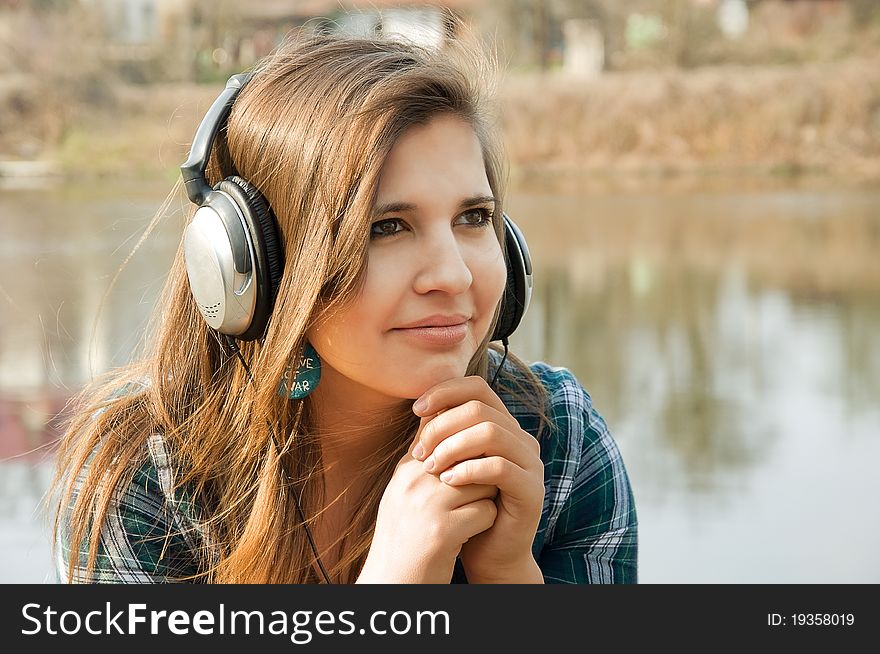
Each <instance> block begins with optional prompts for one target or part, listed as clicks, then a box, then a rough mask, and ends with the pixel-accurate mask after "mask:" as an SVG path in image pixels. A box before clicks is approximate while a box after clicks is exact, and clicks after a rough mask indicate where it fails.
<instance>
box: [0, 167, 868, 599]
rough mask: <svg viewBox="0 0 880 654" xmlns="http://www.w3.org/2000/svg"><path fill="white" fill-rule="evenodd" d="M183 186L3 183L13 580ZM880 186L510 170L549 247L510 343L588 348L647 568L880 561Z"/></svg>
mask: <svg viewBox="0 0 880 654" xmlns="http://www.w3.org/2000/svg"><path fill="white" fill-rule="evenodd" d="M169 186H170V185H169ZM167 190H168V188H155V187H150V186H122V187H120V186H118V185H116V184H114V183H105V184H95V185H85V184H84V185H81V186H75V187H67V186H57V187H50V188H49V189H48V190H47V189H45V188H38V189H33V190H28V189H12V188H0V225H2V228H3V239H2V240H0V265H2V266H3V269H4V270H5V271H6V274H5V275H4V278H3V280H2V281H0V552H2V556H0V581H2V582H41V581H49V580H51V579H52V573H51V568H52V565H51V557H50V553H49V542H48V526H47V525H48V516H47V514H46V513H45V512H44V511H43V510H42V508H41V507H40V502H41V501H42V500H43V496H44V493H45V490H46V488H47V485H48V482H49V478H50V474H51V452H49V451H47V449H46V448H45V447H44V446H45V445H46V444H47V443H49V442H50V441H51V440H52V439H53V438H56V437H57V436H58V427H57V425H58V419H57V418H56V415H57V414H58V412H59V411H61V410H62V409H63V407H64V403H65V401H66V399H67V398H68V397H69V396H70V395H71V394H72V393H73V392H75V391H76V390H78V389H79V387H80V386H81V385H82V384H83V383H84V382H85V381H86V380H88V379H89V378H90V377H91V375H93V374H95V373H98V372H101V371H103V370H106V369H108V368H109V367H112V366H118V365H122V364H124V363H125V362H126V361H127V360H128V359H129V358H130V357H131V356H132V352H133V351H134V350H135V349H136V348H137V347H138V345H139V343H140V340H141V337H142V334H143V330H144V328H145V326H146V320H147V318H148V316H149V315H150V312H151V310H152V308H153V304H154V302H155V300H156V297H157V295H158V293H159V291H160V289H161V286H162V283H163V281H164V277H165V274H166V272H167V270H168V267H169V264H170V261H171V259H172V256H173V254H174V251H175V249H176V247H177V244H178V241H179V237H180V233H181V232H182V228H183V223H184V213H183V212H184V210H185V204H184V202H183V201H182V200H181V199H180V198H176V199H175V200H174V201H173V202H172V204H171V208H170V210H169V212H168V217H167V218H166V219H165V220H164V221H163V223H162V224H161V225H160V226H159V227H158V228H157V230H156V231H155V232H154V233H153V235H152V236H151V237H150V238H149V239H148V240H147V241H146V242H145V243H144V244H143V246H142V247H141V249H140V250H139V252H138V253H137V254H136V255H135V256H134V257H132V258H131V259H130V261H128V263H127V265H126V266H125V268H124V270H123V271H122V272H121V273H120V274H119V278H118V280H117V282H116V284H115V287H114V290H113V291H112V292H110V293H109V294H107V289H108V287H109V286H110V283H111V280H112V279H113V278H114V276H115V275H116V274H117V270H118V269H119V268H120V266H121V264H122V263H123V262H124V261H125V260H126V258H127V257H128V253H129V252H130V250H131V248H132V247H133V246H134V244H135V243H136V242H137V241H138V239H139V238H140V234H141V233H142V231H143V228H144V227H145V225H146V224H147V223H148V222H149V220H150V219H151V218H152V216H153V214H154V213H155V211H156V209H157V208H158V207H159V205H160V203H161V202H162V200H163V199H164V196H165V193H166V192H167ZM878 207H880V191H878V190H871V189H868V190H827V189H826V190H809V189H807V190H805V189H791V190H751V191H739V190H730V189H726V190H703V191H699V192H695V191H693V190H679V191H676V190H668V189H663V188H659V187H655V188H652V189H641V190H635V191H633V190H630V191H624V190H616V191H613V190H606V191H596V190H589V191H586V190H578V189H568V190H565V191H562V192H560V191H554V190H551V189H550V188H549V187H548V188H544V189H538V190H535V189H534V188H529V189H526V188H521V189H514V191H513V192H512V193H511V196H510V199H509V204H508V206H507V208H506V209H507V211H508V213H509V214H510V215H511V216H512V217H513V218H514V220H516V221H517V223H518V224H519V225H520V227H521V228H522V229H523V231H524V233H525V235H526V237H527V239H528V243H529V246H530V249H531V254H532V258H533V261H534V264H535V289H534V294H533V304H532V307H531V308H530V310H529V312H528V314H527V315H526V317H525V319H524V322H523V324H522V326H521V327H520V329H519V330H518V332H517V333H516V335H515V336H514V337H513V338H512V339H511V349H512V351H514V352H516V353H517V354H518V355H520V357H521V358H524V359H526V360H529V361H534V360H544V361H548V362H550V363H552V364H554V365H561V366H565V367H568V368H570V369H571V370H572V371H573V372H574V373H575V374H576V375H577V377H578V378H579V379H580V381H581V382H582V383H583V384H584V386H585V387H586V388H587V389H588V391H590V393H591V395H592V397H593V400H594V403H595V405H596V407H597V408H598V409H599V411H600V412H601V413H602V414H603V415H604V417H605V418H606V420H607V422H608V424H609V426H610V428H611V430H612V433H613V434H614V435H615V437H616V439H617V441H618V443H619V445H620V448H621V450H622V452H623V455H624V460H625V462H626V465H627V468H628V471H629V474H630V478H631V481H632V484H633V490H634V493H635V497H636V505H637V509H638V515H639V522H640V552H639V554H640V581H642V582H644V583H652V582H671V583H675V582H697V583H703V582H756V583H778V582H795V583H800V582H819V583H824V582H844V583H846V582H874V583H876V582H878V581H880V563H878V561H877V556H876V553H877V552H878V551H880V519H878V518H880V511H878V509H877V508H876V500H877V498H878V497H880V475H878V474H877V472H876V462H877V461H878V460H880V402H878V399H880V257H878V256H877V252H878V251H880V211H878ZM105 294H106V297H105ZM102 303H103V305H104V308H103V311H102V312H101V316H100V320H97V318H98V309H99V306H101V305H102ZM96 320H97V322H96ZM35 448H40V449H36V451H34V450H35ZM26 452H30V453H27V454H25V453H26Z"/></svg>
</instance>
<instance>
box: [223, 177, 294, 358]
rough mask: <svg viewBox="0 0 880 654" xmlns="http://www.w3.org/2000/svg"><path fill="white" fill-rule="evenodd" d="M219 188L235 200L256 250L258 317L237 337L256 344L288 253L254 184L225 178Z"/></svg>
mask: <svg viewBox="0 0 880 654" xmlns="http://www.w3.org/2000/svg"><path fill="white" fill-rule="evenodd" d="M216 188H217V190H220V191H223V192H224V193H227V194H228V195H229V196H230V197H232V198H233V199H234V200H235V202H236V204H237V205H238V208H239V209H240V210H241V215H242V217H243V218H244V221H245V223H246V225H247V229H248V233H249V235H250V239H251V243H252V244H253V248H254V261H253V267H254V280H255V282H256V284H257V293H256V302H255V305H254V314H253V317H252V319H251V322H250V325H249V326H248V328H247V329H246V330H245V331H244V332H243V333H242V334H240V335H238V336H236V338H238V339H239V340H242V341H252V340H255V339H258V338H260V337H261V336H262V335H263V334H264V333H265V331H266V326H267V325H268V324H269V317H270V316H271V315H272V307H273V306H274V304H275V296H276V295H277V293H278V287H279V286H280V284H281V275H282V271H283V269H284V253H283V252H284V251H283V249H282V247H281V239H280V238H279V236H278V227H277V225H276V223H275V217H274V216H273V215H272V211H271V209H270V208H269V204H268V203H267V202H266V199H265V198H264V197H263V195H262V194H261V193H260V192H259V191H258V190H257V188H256V187H255V186H254V185H253V184H251V183H249V182H247V181H246V180H244V179H242V178H241V177H238V176H232V177H227V178H226V179H224V180H223V181H222V182H220V183H219V184H218V185H217V187H216Z"/></svg>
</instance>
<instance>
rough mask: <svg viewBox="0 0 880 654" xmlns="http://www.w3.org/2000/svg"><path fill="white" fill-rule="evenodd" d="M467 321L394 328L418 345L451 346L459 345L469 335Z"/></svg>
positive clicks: (396, 331)
mask: <svg viewBox="0 0 880 654" xmlns="http://www.w3.org/2000/svg"><path fill="white" fill-rule="evenodd" d="M467 329H468V324H467V322H463V323H459V324H457V325H446V326H444V327H411V328H409V329H392V330H391V331H392V332H394V333H398V334H400V335H401V336H403V337H404V338H406V339H409V340H410V341H412V342H414V343H416V344H418V345H430V346H440V347H451V346H453V345H458V344H459V343H461V342H462V341H463V340H464V339H465V337H466V336H467Z"/></svg>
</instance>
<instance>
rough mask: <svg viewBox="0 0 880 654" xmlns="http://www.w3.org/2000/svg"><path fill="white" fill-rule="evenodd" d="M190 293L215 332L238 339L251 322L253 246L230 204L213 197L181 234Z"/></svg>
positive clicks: (222, 197)
mask: <svg viewBox="0 0 880 654" xmlns="http://www.w3.org/2000/svg"><path fill="white" fill-rule="evenodd" d="M183 240H184V258H185V260H186V274H187V277H189V285H190V290H191V291H192V294H193V297H194V298H195V301H196V304H197V306H198V308H199V311H200V312H201V314H202V316H204V318H205V321H206V322H207V323H208V325H210V326H211V327H212V328H213V329H216V330H217V331H219V332H220V333H222V334H227V335H229V336H238V335H239V334H241V333H243V332H244V331H245V330H246V329H247V328H248V326H249V325H250V323H251V319H252V317H253V314H254V307H255V305H256V284H255V283H254V275H253V266H252V265H251V262H252V261H253V245H252V244H251V243H250V241H249V239H248V236H247V232H246V230H245V229H244V226H243V223H242V219H241V218H240V216H239V215H238V210H237V208H236V207H235V205H234V203H233V202H231V200H230V199H229V198H228V196H226V195H225V194H223V193H220V192H216V191H215V192H214V193H212V194H211V197H209V200H208V201H207V202H206V203H205V205H204V206H202V207H201V208H199V210H198V211H196V214H195V216H193V219H192V221H191V222H190V224H189V225H188V226H187V228H186V231H185V232H184V237H183Z"/></svg>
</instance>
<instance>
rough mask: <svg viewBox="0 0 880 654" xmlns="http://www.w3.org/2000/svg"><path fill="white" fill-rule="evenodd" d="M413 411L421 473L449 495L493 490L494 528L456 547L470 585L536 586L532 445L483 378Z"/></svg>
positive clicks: (454, 383)
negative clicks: (519, 580)
mask: <svg viewBox="0 0 880 654" xmlns="http://www.w3.org/2000/svg"><path fill="white" fill-rule="evenodd" d="M413 411H414V412H415V413H416V415H418V416H421V417H422V426H421V427H420V429H419V434H418V435H417V437H416V438H417V440H418V441H419V445H421V448H422V449H421V451H419V450H418V449H416V450H415V451H414V456H415V457H416V458H418V459H422V460H424V468H425V470H426V471H427V472H429V473H431V475H437V476H438V477H439V478H440V479H441V480H442V481H443V483H445V484H448V485H449V486H451V487H453V488H460V489H464V488H468V486H469V485H471V484H478V485H480V486H478V487H480V488H484V487H485V485H492V486H496V487H497V488H498V491H499V492H498V495H497V497H496V499H495V503H496V505H497V507H498V513H497V517H496V518H495V521H494V523H493V524H492V526H491V527H489V528H488V529H487V530H486V531H484V532H482V533H479V534H476V535H475V536H473V537H472V538H470V540H468V541H467V543H465V544H464V545H463V546H462V548H461V553H460V556H461V561H462V564H463V565H464V568H465V572H466V573H467V576H468V580H469V581H471V582H472V583H473V582H474V581H481V582H491V581H496V582H500V581H506V580H509V579H512V578H516V577H518V576H529V578H532V579H534V578H535V574H536V572H539V571H538V570H537V565H536V564H535V561H534V557H533V556H532V542H533V541H534V538H535V533H536V531H537V529H538V523H539V521H540V519H541V509H542V507H543V503H544V463H543V461H542V460H541V456H540V454H541V448H540V445H539V443H538V441H537V440H535V438H534V436H532V435H531V434H529V433H528V432H526V431H524V430H523V429H521V428H520V426H519V423H518V422H517V421H516V419H515V418H514V417H513V416H511V415H510V412H509V411H508V410H507V407H505V406H504V403H503V402H502V401H501V399H500V398H499V397H498V396H497V395H496V394H495V392H494V391H493V390H492V389H491V388H490V387H489V385H488V384H487V383H486V381H485V380H484V379H483V378H482V377H477V376H472V377H464V378H458V379H451V380H449V381H446V382H443V383H441V384H438V385H437V386H434V387H433V388H431V389H430V390H428V391H427V392H425V394H424V395H422V397H421V398H420V400H419V401H418V402H416V404H414V405H413ZM448 475H451V476H449V477H448V478H447V476H448ZM537 577H538V578H540V574H538V575H537Z"/></svg>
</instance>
